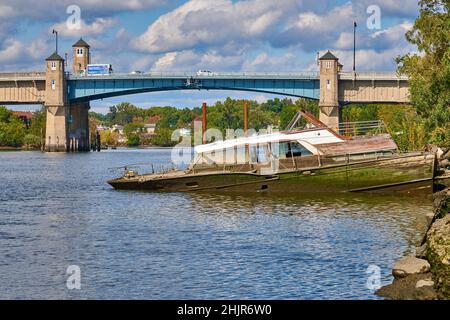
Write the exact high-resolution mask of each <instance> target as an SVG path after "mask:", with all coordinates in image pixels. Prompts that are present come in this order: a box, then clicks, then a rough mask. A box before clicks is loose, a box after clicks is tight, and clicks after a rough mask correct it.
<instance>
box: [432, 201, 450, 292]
mask: <svg viewBox="0 0 450 320" xmlns="http://www.w3.org/2000/svg"><path fill="white" fill-rule="evenodd" d="M448 199H449V200H450V197H449V198H448ZM427 248H428V249H427V259H428V261H429V262H430V264H431V273H432V274H433V279H434V282H435V288H436V290H437V292H438V294H439V297H440V298H450V214H447V215H446V216H445V217H443V218H441V219H438V220H436V221H435V222H434V223H433V225H432V226H431V228H430V230H429V231H428V234H427Z"/></svg>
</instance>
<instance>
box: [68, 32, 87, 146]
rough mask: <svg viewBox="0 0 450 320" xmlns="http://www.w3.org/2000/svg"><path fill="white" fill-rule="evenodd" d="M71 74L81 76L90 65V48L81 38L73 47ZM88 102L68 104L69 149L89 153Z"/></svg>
mask: <svg viewBox="0 0 450 320" xmlns="http://www.w3.org/2000/svg"><path fill="white" fill-rule="evenodd" d="M72 48H73V51H72V52H73V57H72V73H73V74H74V75H83V74H85V73H86V69H87V65H88V64H89V63H90V58H91V56H90V52H89V49H90V46H89V44H87V43H86V41H84V40H83V39H82V38H80V40H78V41H77V42H76V43H75V44H74V45H73V46H72ZM89 109H90V105H89V102H80V103H71V104H70V110H69V112H70V123H69V149H70V150H71V151H89V149H90V148H89Z"/></svg>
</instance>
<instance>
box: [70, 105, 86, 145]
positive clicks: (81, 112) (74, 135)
mask: <svg viewBox="0 0 450 320" xmlns="http://www.w3.org/2000/svg"><path fill="white" fill-rule="evenodd" d="M89 108H90V106H89V103H73V104H70V107H69V121H68V122H69V151H72V152H76V151H89V150H90V144H89V116H88V112H89Z"/></svg>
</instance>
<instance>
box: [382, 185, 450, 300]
mask: <svg viewBox="0 0 450 320" xmlns="http://www.w3.org/2000/svg"><path fill="white" fill-rule="evenodd" d="M434 208H435V209H434V216H433V218H432V219H430V220H431V221H429V224H430V226H429V229H428V231H427V233H426V236H425V241H424V243H423V244H422V245H421V246H419V247H417V249H416V251H417V252H416V257H403V258H401V259H400V260H399V261H398V262H397V263H396V264H395V265H394V268H393V270H392V274H393V275H394V278H395V279H394V281H393V283H392V284H390V285H387V286H384V287H382V288H381V289H380V290H378V291H377V292H376V294H377V295H379V296H382V297H385V298H388V299H401V300H412V299H414V300H434V299H450V188H447V189H445V190H443V191H440V192H438V193H436V194H435V195H434ZM425 259H426V260H425Z"/></svg>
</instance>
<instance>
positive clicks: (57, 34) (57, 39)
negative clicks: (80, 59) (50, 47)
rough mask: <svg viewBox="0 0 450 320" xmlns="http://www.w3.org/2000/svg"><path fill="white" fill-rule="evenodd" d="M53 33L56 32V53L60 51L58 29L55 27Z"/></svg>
mask: <svg viewBox="0 0 450 320" xmlns="http://www.w3.org/2000/svg"><path fill="white" fill-rule="evenodd" d="M52 34H56V51H55V52H56V53H58V31H56V30H55V29H53V31H52Z"/></svg>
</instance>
